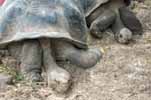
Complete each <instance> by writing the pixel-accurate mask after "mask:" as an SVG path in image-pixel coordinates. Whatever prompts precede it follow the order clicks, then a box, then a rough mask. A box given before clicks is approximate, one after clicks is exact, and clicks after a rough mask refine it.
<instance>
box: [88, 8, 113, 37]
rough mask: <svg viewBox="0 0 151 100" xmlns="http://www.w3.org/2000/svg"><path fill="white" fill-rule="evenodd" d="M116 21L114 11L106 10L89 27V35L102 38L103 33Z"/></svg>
mask: <svg viewBox="0 0 151 100" xmlns="http://www.w3.org/2000/svg"><path fill="white" fill-rule="evenodd" d="M115 19H116V14H115V13H114V11H111V10H106V11H105V12H103V13H102V14H101V15H99V17H98V18H97V19H95V20H94V21H93V22H92V23H91V26H90V33H91V34H92V35H93V36H94V37H97V38H102V36H103V33H104V32H105V31H106V29H107V28H109V27H110V26H111V25H112V24H113V22H114V21H115Z"/></svg>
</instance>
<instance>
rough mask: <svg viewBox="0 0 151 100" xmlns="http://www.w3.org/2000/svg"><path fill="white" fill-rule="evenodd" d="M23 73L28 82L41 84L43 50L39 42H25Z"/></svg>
mask: <svg viewBox="0 0 151 100" xmlns="http://www.w3.org/2000/svg"><path fill="white" fill-rule="evenodd" d="M20 59H21V64H20V67H21V72H22V74H23V75H24V77H25V79H26V80H29V81H34V82H39V81H42V77H41V67H42V65H41V49H40V45H39V42H38V40H25V41H24V42H23V47H22V50H21V57H20Z"/></svg>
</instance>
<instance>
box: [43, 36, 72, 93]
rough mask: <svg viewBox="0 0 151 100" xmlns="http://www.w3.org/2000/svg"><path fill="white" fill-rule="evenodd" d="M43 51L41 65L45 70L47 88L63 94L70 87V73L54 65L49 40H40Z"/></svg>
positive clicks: (54, 61)
mask: <svg viewBox="0 0 151 100" xmlns="http://www.w3.org/2000/svg"><path fill="white" fill-rule="evenodd" d="M40 43H41V47H42V49H43V64H44V66H45V68H46V73H47V82H48V86H50V88H52V89H53V90H54V91H56V92H59V93H64V92H66V91H67V90H68V88H69V87H70V79H71V76H70V73H69V72H67V71H66V70H65V69H63V68H61V67H59V66H58V65H57V64H56V60H55V59H54V57H53V55H52V54H53V53H52V46H51V43H50V40H49V39H41V40H40Z"/></svg>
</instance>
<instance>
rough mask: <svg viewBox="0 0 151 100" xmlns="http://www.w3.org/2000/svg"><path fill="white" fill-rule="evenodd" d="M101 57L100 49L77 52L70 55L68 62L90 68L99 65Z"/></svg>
mask: <svg viewBox="0 0 151 100" xmlns="http://www.w3.org/2000/svg"><path fill="white" fill-rule="evenodd" d="M101 56H102V55H101V52H100V51H99V50H98V49H88V50H75V51H74V52H73V53H71V54H69V55H68V60H69V61H70V62H71V63H72V64H75V65H77V66H79V67H82V68H90V67H93V66H95V65H96V64H97V62H98V61H99V60H100V59H101Z"/></svg>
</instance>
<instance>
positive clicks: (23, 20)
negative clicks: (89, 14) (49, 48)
mask: <svg viewBox="0 0 151 100" xmlns="http://www.w3.org/2000/svg"><path fill="white" fill-rule="evenodd" d="M0 12H1V13H0V44H7V43H11V42H14V41H20V40H24V39H35V38H42V37H46V38H58V39H64V40H67V41H69V42H71V43H73V44H75V45H77V46H78V47H80V48H87V43H86V41H87V33H88V29H87V26H86V22H85V15H84V12H83V8H82V5H81V2H80V0H6V2H5V4H4V5H3V6H2V7H1V8H0Z"/></svg>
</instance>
